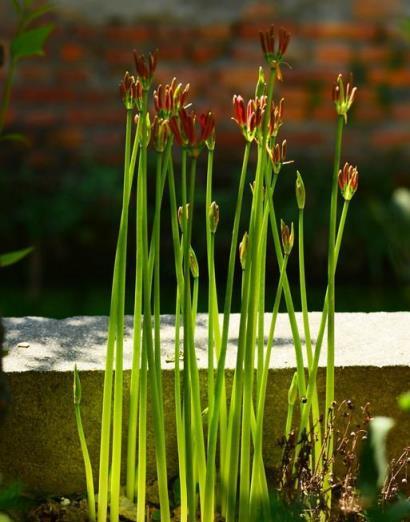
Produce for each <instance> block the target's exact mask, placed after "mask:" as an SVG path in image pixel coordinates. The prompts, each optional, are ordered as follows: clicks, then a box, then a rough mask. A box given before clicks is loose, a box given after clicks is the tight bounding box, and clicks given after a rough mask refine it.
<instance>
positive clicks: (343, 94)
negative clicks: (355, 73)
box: [332, 74, 357, 123]
mask: <svg viewBox="0 0 410 522" xmlns="http://www.w3.org/2000/svg"><path fill="white" fill-rule="evenodd" d="M356 92H357V87H352V85H351V81H350V82H347V85H346V87H345V85H344V82H343V77H342V75H341V74H339V76H338V77H337V80H336V83H335V84H334V86H333V91H332V98H333V101H334V103H335V106H336V112H337V114H339V116H343V118H344V120H345V123H347V113H348V111H349V109H350V107H351V106H352V103H353V102H354V99H355V96H356Z"/></svg>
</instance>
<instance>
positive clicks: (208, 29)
mask: <svg viewBox="0 0 410 522" xmlns="http://www.w3.org/2000/svg"><path fill="white" fill-rule="evenodd" d="M198 32H199V35H200V36H202V37H203V38H204V39H207V40H210V41H213V42H214V41H215V40H228V39H229V38H230V36H231V32H232V26H231V25H229V24H223V23H215V24H209V25H204V26H201V27H200V28H199V31H198Z"/></svg>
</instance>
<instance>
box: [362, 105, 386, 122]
mask: <svg viewBox="0 0 410 522" xmlns="http://www.w3.org/2000/svg"><path fill="white" fill-rule="evenodd" d="M354 115H355V119H356V120H357V121H360V122H372V123H374V122H378V121H382V120H383V119H385V110H383V109H382V107H380V105H376V104H365V103H357V104H356V105H355V108H354Z"/></svg>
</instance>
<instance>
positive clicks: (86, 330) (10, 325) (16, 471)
mask: <svg viewBox="0 0 410 522" xmlns="http://www.w3.org/2000/svg"><path fill="white" fill-rule="evenodd" d="M310 318H311V325H312V334H313V335H315V334H316V332H317V330H318V325H319V321H320V313H312V314H310ZM298 320H299V324H300V327H301V331H302V325H301V317H300V316H298ZM269 321H270V316H269V315H267V316H266V325H267V326H266V330H265V331H268V325H269ZM238 322H239V318H238V315H234V316H232V319H231V329H230V335H229V350H228V357H227V364H226V368H227V369H226V376H227V385H228V387H230V385H231V381H232V373H233V368H234V364H235V354H236V349H237V343H236V339H237V331H238ZM4 324H5V327H6V330H7V334H6V346H7V347H8V348H9V349H10V353H9V355H8V356H7V357H6V358H5V360H4V366H5V371H6V372H7V373H8V380H9V384H10V388H11V393H12V397H13V402H12V405H11V408H10V411H9V414H8V416H7V417H6V419H5V421H4V423H3V425H2V426H1V430H0V470H1V471H2V473H3V474H4V475H6V477H10V478H18V479H20V480H21V481H23V482H24V483H25V484H26V485H27V486H29V487H30V488H33V489H35V490H37V491H42V492H50V493H54V494H68V493H72V492H75V491H81V490H84V487H85V484H84V473H83V464H82V459H81V453H80V447H79V443H78V440H77V432H76V427H75V422H74V415H73V407H72V370H73V368H74V364H75V363H76V364H77V366H78V368H79V370H80V371H81V380H82V385H83V404H82V413H83V420H84V428H85V431H86V435H87V440H88V444H89V449H90V453H91V458H92V461H93V464H94V466H95V468H96V467H97V465H98V453H99V429H100V416H101V397H102V386H103V369H104V361H105V341H106V331H107V319H106V318H105V317H71V318H68V319H64V320H54V319H47V318H41V317H24V318H10V319H5V320H4ZM336 332H337V333H336V337H337V338H336V340H337V352H336V366H337V368H336V386H337V390H336V396H337V397H336V398H337V399H338V400H343V399H351V400H352V401H353V402H354V403H355V404H356V405H357V409H358V410H359V409H360V408H359V406H361V405H364V404H365V403H366V402H370V403H371V404H372V412H373V413H374V414H377V415H391V416H393V417H394V418H395V419H396V420H397V421H398V422H397V425H396V428H395V429H394V431H393V433H392V436H391V439H390V451H391V452H392V453H397V452H399V451H400V450H401V449H402V448H403V447H404V446H407V445H409V444H410V416H406V415H404V414H402V413H401V412H400V411H399V409H398V407H397V402H396V397H397V395H399V394H400V393H402V392H404V391H407V390H409V389H410V313H374V314H337V317H336ZM125 335H126V341H125V354H124V368H125V370H126V371H125V385H124V388H125V401H124V412H125V416H126V414H127V411H128V400H127V399H128V391H129V377H130V372H129V369H130V365H131V335H132V318H131V317H127V320H126V327H125ZM173 336H174V331H173V317H171V316H164V317H163V318H162V350H163V368H164V370H163V385H164V397H165V402H166V404H165V414H166V429H167V433H168V435H167V452H168V462H169V474H170V476H172V475H175V473H176V470H177V455H176V440H175V422H174V411H175V409H174V405H173V397H174V388H173V371H172V370H173V365H174V363H173V361H172V355H173ZM196 338H197V353H198V364H199V368H200V377H201V385H202V389H203V392H204V391H205V384H206V367H207V354H206V338H207V317H206V315H199V317H198V322H197V332H196ZM325 353H326V347H324V350H323V357H322V360H321V366H322V367H323V366H324V362H325ZM294 367H295V358H294V349H293V344H292V336H291V332H290V328H289V322H288V318H287V315H286V314H281V315H280V316H279V318H278V323H277V328H276V340H275V347H274V349H273V353H272V360H271V370H270V375H269V381H268V393H267V401H266V417H265V438H264V441H265V454H266V459H267V463H268V464H271V463H273V462H274V461H275V458H276V457H277V455H278V453H279V450H278V448H277V446H276V440H277V439H278V437H279V436H280V435H281V433H282V429H283V426H284V418H285V414H286V396H287V389H288V385H289V382H290V379H291V376H292V374H293V370H294ZM323 390H324V371H323V368H322V370H321V371H320V374H319V391H320V393H322V394H323ZM203 399H204V404H205V393H203ZM149 425H150V427H149V429H150V430H152V425H151V423H150V422H149ZM152 442H153V434H152V431H149V435H148V446H149V449H148V451H149V456H148V476H149V477H154V476H155V455H154V452H153V448H152Z"/></svg>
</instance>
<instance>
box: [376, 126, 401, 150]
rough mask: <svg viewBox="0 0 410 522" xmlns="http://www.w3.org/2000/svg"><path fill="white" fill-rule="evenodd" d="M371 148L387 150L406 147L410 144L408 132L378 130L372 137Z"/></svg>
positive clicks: (393, 129) (395, 129) (396, 129)
mask: <svg viewBox="0 0 410 522" xmlns="http://www.w3.org/2000/svg"><path fill="white" fill-rule="evenodd" d="M372 143H373V146H376V147H378V148H379V147H380V148H384V149H389V148H395V147H406V148H408V144H409V143H410V131H409V130H407V129H404V130H403V129H399V128H397V127H395V128H392V129H378V130H376V131H375V132H374V133H373V136H372Z"/></svg>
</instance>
